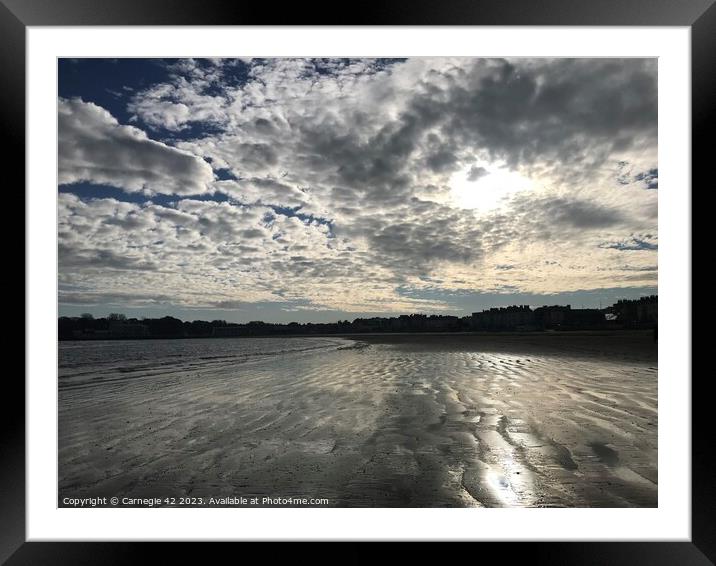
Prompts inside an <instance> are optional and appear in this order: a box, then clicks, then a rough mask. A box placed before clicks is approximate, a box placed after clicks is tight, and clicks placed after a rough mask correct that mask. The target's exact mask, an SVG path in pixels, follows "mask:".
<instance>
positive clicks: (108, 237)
mask: <svg viewBox="0 0 716 566" xmlns="http://www.w3.org/2000/svg"><path fill="white" fill-rule="evenodd" d="M169 71H170V73H169V74H170V78H169V80H167V81H166V82H164V83H160V84H154V85H151V86H149V87H148V88H145V89H144V90H141V89H139V90H135V91H132V92H131V93H130V94H128V95H127V96H129V97H130V98H128V100H127V108H128V110H129V111H130V112H131V113H132V114H133V115H134V121H133V124H134V125H135V126H136V127H130V126H121V125H119V124H117V122H116V121H115V120H114V119H113V118H112V117H111V116H110V115H109V114H108V113H107V112H106V111H104V110H102V109H101V108H99V107H97V106H95V105H93V104H90V103H84V102H82V101H79V100H73V101H61V102H60V108H61V116H60V120H61V144H60V145H61V147H60V150H61V182H74V181H77V180H80V179H85V180H90V181H92V182H95V183H97V182H104V183H108V184H111V185H114V186H117V187H120V188H123V189H124V190H125V191H128V192H136V191H141V190H143V191H145V192H147V193H148V194H152V193H167V194H177V195H180V196H186V195H192V194H201V193H208V194H216V195H223V197H222V198H223V200H226V202H217V201H218V200H220V199H218V198H217V199H216V200H208V201H207V200H199V199H196V198H181V199H179V200H177V201H176V202H171V203H166V202H165V201H162V202H163V204H159V203H158V202H151V199H150V201H149V202H147V203H145V204H144V205H139V204H132V203H122V202H120V201H118V200H114V199H87V198H85V199H84V200H83V199H79V198H77V197H71V195H67V196H65V195H61V197H62V199H61V215H60V216H61V224H60V240H61V245H62V246H64V248H62V250H63V251H62V254H63V255H62V258H65V259H64V260H61V275H62V277H63V278H64V279H65V280H66V281H67V282H68V283H71V284H72V285H75V286H79V287H80V289H81V290H82V292H83V293H91V292H93V290H94V291H95V292H97V293H99V292H100V291H99V290H100V289H101V290H102V292H104V293H107V292H109V290H110V289H111V290H112V292H113V293H115V294H120V293H126V294H130V293H131V292H137V293H140V291H141V292H146V293H148V294H151V293H150V292H149V290H150V289H152V288H161V289H162V292H163V293H168V291H169V290H171V293H169V294H172V293H173V294H174V296H176V299H175V301H176V302H177V303H181V304H183V305H208V306H211V305H224V306H226V305H242V304H249V303H252V302H267V303H276V304H283V303H285V304H290V305H296V304H300V305H302V308H306V309H312V308H326V309H334V310H343V311H350V312H364V311H365V312H368V311H370V312H401V311H402V312H414V311H416V310H421V309H430V310H435V311H438V310H441V309H446V308H447V307H448V303H447V302H445V301H441V300H440V299H434V300H430V301H420V300H418V299H416V298H415V297H414V296H406V294H405V293H401V292H399V289H410V290H417V291H421V290H431V291H440V292H445V293H447V292H458V291H470V292H480V291H482V292H492V291H495V292H503V291H506V290H511V291H513V292H522V293H555V292H562V291H575V290H584V289H598V288H613V287H618V286H624V287H630V286H631V287H633V286H637V285H639V284H651V283H652V282H653V273H652V272H650V271H647V270H646V269H647V268H649V267H650V266H653V265H654V262H655V254H656V250H657V240H656V234H657V204H658V190H644V189H648V188H652V189H656V188H657V183H658V164H657V161H656V157H657V143H656V142H657V135H656V133H657V114H656V108H657V106H656V102H657V90H656V61H655V60H652V59H512V60H505V59H474V58H417V59H409V60H405V61H402V60H401V61H380V60H371V59H366V60H348V59H345V60H333V59H330V60H308V59H265V60H262V59H254V60H251V61H236V60H224V59H220V60H211V61H204V60H181V61H178V62H175V63H173V64H172V65H171V67H170V69H169ZM63 122H65V124H64V125H63ZM140 128H141V129H144V130H146V131H150V132H152V135H153V136H156V137H157V138H159V139H161V140H163V141H152V140H150V139H149V138H148V137H147V135H146V134H145V133H143V131H142V130H141V129H140ZM63 132H64V133H63ZM63 136H64V137H63ZM162 136H167V137H166V138H162ZM62 140H67V143H66V144H65V142H64V141H62ZM170 144H171V145H170ZM65 145H66V147H65ZM63 153H64V154H65V155H64V156H63V155H62V154H63ZM175 160H176V161H175ZM209 162H210V163H211V165H209ZM212 167H213V168H214V169H215V170H216V171H217V172H218V171H221V175H220V178H221V179H222V180H219V176H215V175H214V174H213V173H212V171H211V168H212ZM496 171H505V172H509V174H510V175H511V176H512V177H510V175H507V176H503V177H500V175H494V176H492V174H493V173H495V172H496ZM487 175H490V176H491V178H490V179H486V180H485V181H484V182H482V181H481V180H482V179H483V178H485V177H486V176H487ZM500 178H504V179H507V180H506V181H505V183H508V182H509V179H510V178H522V179H528V180H529V181H530V182H529V188H528V189H525V190H519V191H513V190H511V188H510V187H509V186H506V187H500V186H499V182H497V181H495V182H494V183H493V182H492V181H493V180H495V179H500ZM62 179H70V180H69V181H68V180H65V181H62ZM476 181H478V182H477V183H475V187H474V188H475V190H479V191H483V190H484V191H487V190H495V191H498V195H497V197H495V199H494V201H495V202H496V203H497V204H496V205H495V206H493V207H480V206H476V207H475V208H465V207H464V205H463V204H462V203H461V202H460V200H459V199H457V198H456V194H455V193H456V191H455V190H454V189H455V187H453V185H454V184H455V183H464V182H467V183H470V182H476ZM487 181H490V182H489V183H488V182H487ZM503 188H504V189H505V190H504V193H500V191H501V190H502V189H503ZM498 197H499V198H498ZM73 199H74V200H73ZM227 199H228V200H227ZM478 203H479V199H478ZM63 207H64V208H63ZM646 235H649V236H648V237H647V236H646ZM624 251H632V252H633V253H630V254H625V253H623V252H624ZM637 252H638V253H637ZM626 255H628V256H629V265H625V257H626ZM508 268H509V269H508ZM73 289H74V291H73V292H74V293H77V292H79V291H77V289H76V287H73Z"/></svg>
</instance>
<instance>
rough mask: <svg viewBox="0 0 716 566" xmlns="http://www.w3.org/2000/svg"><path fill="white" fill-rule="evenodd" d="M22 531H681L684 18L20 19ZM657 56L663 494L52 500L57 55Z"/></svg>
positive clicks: (378, 535)
mask: <svg viewBox="0 0 716 566" xmlns="http://www.w3.org/2000/svg"><path fill="white" fill-rule="evenodd" d="M27 47H28V51H27V127H28V130H27V131H28V137H27V164H26V167H27V223H26V226H27V240H26V241H27V254H28V256H27V281H28V290H29V295H28V302H27V351H26V355H27V366H26V367H27V382H26V387H27V537H28V540H31V541H34V540H117V539H118V540H144V539H148V540H173V539H182V540H187V539H188V540H205V539H206V540H234V539H254V540H258V539H289V540H294V539H319V540H325V539H371V540H375V539H397V540H408V539H448V540H468V539H475V540H573V539H578V540H655V539H660V540H690V538H691V525H690V498H691V485H690V484H691V472H690V458H691V457H690V446H691V437H690V390H691V362H690V344H691V337H690V328H691V314H690V313H691V307H690V305H691V298H690V288H691V283H690V277H691V275H690V273H691V265H690V256H691V253H690V250H691V242H690V231H691V219H690V208H691V204H690V201H691V196H690V195H691V175H690V157H691V151H690V139H691V129H690V120H691V91H690V83H691V76H690V29H689V28H674V27H672V28H625V27H621V28H538V27H527V28H498V27H489V28H480V27H430V28H409V27H402V28H392V27H380V28H359V27H345V28H307V27H291V28H285V27H284V28H278V27H275V28H267V27H262V28H260V29H259V28H251V27H247V28H242V27H214V28H166V27H162V28H156V27H154V28H152V27H142V28H119V27H102V28H87V27H82V28H28V29H27ZM440 55H446V56H447V55H450V56H475V57H488V56H512V57H524V56H532V57H534V56H544V57H565V56H569V57H628V56H629V57H658V58H659V262H660V266H659V295H660V297H659V298H660V301H659V302H660V305H659V322H660V324H659V391H658V395H659V397H658V398H659V463H658V466H659V467H658V469H659V507H658V508H656V509H247V508H243V509H65V508H63V509H58V508H57V449H56V447H57V408H56V407H57V269H56V265H57V232H56V215H57V180H56V174H57V137H56V124H57V57H201V56H211V57H221V56H225V57H250V56H254V57H259V56H266V57H270V56H276V57H286V56H294V57H295V56H323V57H329V56H332V57H339V56H340V57H346V56H364V57H370V56H373V57H401V56H440Z"/></svg>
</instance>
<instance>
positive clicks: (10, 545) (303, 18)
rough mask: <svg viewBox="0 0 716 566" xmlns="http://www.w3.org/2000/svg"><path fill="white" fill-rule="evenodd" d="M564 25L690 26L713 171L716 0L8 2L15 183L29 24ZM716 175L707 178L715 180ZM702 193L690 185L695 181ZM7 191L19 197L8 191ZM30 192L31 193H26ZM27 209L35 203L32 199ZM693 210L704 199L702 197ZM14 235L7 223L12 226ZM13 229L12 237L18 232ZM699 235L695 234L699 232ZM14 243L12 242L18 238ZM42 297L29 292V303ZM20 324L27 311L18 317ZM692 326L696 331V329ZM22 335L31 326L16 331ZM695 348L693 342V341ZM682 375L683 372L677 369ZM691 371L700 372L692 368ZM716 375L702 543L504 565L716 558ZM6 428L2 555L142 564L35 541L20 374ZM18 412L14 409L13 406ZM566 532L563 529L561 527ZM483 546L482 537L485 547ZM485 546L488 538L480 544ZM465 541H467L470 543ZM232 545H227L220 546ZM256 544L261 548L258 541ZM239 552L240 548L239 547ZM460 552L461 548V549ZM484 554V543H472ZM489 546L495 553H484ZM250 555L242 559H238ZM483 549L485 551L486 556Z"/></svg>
mask: <svg viewBox="0 0 716 566" xmlns="http://www.w3.org/2000/svg"><path fill="white" fill-rule="evenodd" d="M267 24H270V25H309V24H310V25H368V24H370V25H418V26H420V25H520V26H523V25H524V26H531V25H557V26H687V27H690V29H691V49H692V51H691V56H692V86H691V88H692V178H693V179H694V186H695V184H696V183H697V182H698V180H699V179H703V180H704V181H705V180H706V179H707V177H706V176H707V175H708V174H709V173H710V171H709V165H710V161H712V157H711V150H710V144H709V143H708V142H709V140H707V133H708V130H709V127H710V124H712V123H713V114H714V106H715V105H714V103H713V101H714V100H716V64H715V61H714V59H715V57H714V54H716V5H714V0H601V1H596V0H541V1H540V2H533V1H530V0H510V1H503V2H497V1H489V0H443V1H441V2H435V1H434V0H433V1H431V0H383V1H382V2H379V3H378V2H374V3H372V4H368V5H363V4H360V5H355V7H354V8H353V9H351V10H346V11H345V12H344V13H341V12H340V11H338V9H337V7H336V4H328V3H326V5H321V4H320V3H312V4H306V3H291V4H286V5H284V6H282V7H281V8H280V9H278V8H277V7H276V6H275V5H273V4H269V3H261V2H258V3H257V2H250V3H249V2H245V1H237V2H232V3H224V2H221V1H217V0H184V1H178V0H176V1H172V0H122V1H119V0H115V1H107V0H104V1H100V0H0V46H1V48H0V75H1V76H2V85H3V88H2V101H3V103H2V104H1V105H0V117H1V122H0V123H1V124H2V132H3V134H4V138H5V142H6V149H5V150H4V154H5V155H4V159H5V160H6V161H5V162H6V163H8V164H10V163H12V164H14V165H13V167H7V168H6V172H7V174H10V175H11V179H9V180H7V179H6V187H7V188H8V189H9V190H12V191H15V194H16V195H19V194H24V193H21V192H20V191H19V190H17V189H16V187H24V186H25V171H24V167H23V166H21V165H20V164H22V163H25V94H26V93H25V89H26V87H25V32H26V28H27V27H28V26H70V25H71V26H77V25H176V26H179V25H207V26H209V25H267ZM711 184H712V182H711V183H705V185H706V187H705V188H707V187H708V186H710V185H711ZM684 191H685V194H686V195H687V196H688V195H689V194H690V191H691V189H690V187H684ZM6 195H7V193H6ZM17 198H20V197H17ZM22 203H23V207H24V200H23V201H22ZM692 206H693V205H692ZM6 232H7V229H6ZM6 237H7V234H6ZM692 237H693V236H692ZM16 240H17V236H16V235H15V236H14V240H8V242H11V241H16ZM31 300H32V297H29V296H27V295H26V294H25V305H27V302H28V301H31ZM18 320H19V319H18ZM685 331H689V329H685ZM14 333H15V334H20V333H19V332H14ZM692 349H693V347H692ZM672 377H675V376H672ZM680 377H683V378H689V379H690V378H691V376H680ZM709 378H710V375H709V374H708V372H704V373H703V374H702V375H696V376H694V379H691V391H692V415H691V417H692V452H691V454H692V485H691V492H692V502H691V505H692V507H691V509H692V522H691V527H692V537H691V541H690V542H666V541H665V542H648V543H647V542H569V543H567V542H554V543H548V542H544V543H482V544H483V545H486V544H490V545H492V546H491V548H490V550H498V552H499V556H500V561H507V562H510V561H512V560H514V559H515V558H521V557H524V558H526V559H528V560H529V561H530V562H532V563H535V562H536V563H541V562H548V563H550V564H630V565H631V564H651V565H657V564H680V565H681V566H686V565H690V564H694V565H697V564H709V563H714V561H716V519H715V517H716V513H715V512H714V510H716V487H715V485H716V482H715V481H714V480H715V479H716V468H715V467H714V465H713V463H712V462H711V461H710V459H709V455H710V451H711V448H710V447H711V446H712V445H713V440H712V438H711V437H710V431H711V429H712V428H713V427H712V424H711V422H712V421H711V417H710V414H709V412H708V411H709V406H708V405H707V403H709V404H710V400H709V396H708V386H709ZM5 382H6V384H5V386H6V390H7V391H8V393H7V396H6V398H5V401H6V403H5V406H4V409H3V416H4V417H5V421H6V422H5V423H4V425H3V426H2V427H1V428H0V435H1V438H2V459H1V460H0V462H1V463H0V509H1V510H2V513H0V561H6V563H7V564H9V565H13V566H14V565H18V564H65V563H67V564H94V563H97V562H98V561H99V560H100V555H101V562H102V563H104V564H120V563H121V564H124V563H127V562H130V561H132V560H140V561H141V560H142V558H143V557H145V554H146V552H147V545H146V544H145V543H83V542H72V543H70V542H63V543H49V542H48V543H40V542H26V540H25V521H26V515H25V409H24V404H22V403H20V402H19V400H20V399H21V398H24V395H25V388H24V384H23V383H22V382H21V381H20V379H19V378H18V377H17V376H16V375H15V373H14V372H10V373H8V374H7V375H6V377H5ZM11 408H14V409H15V412H14V413H13V412H12V411H10V410H9V409H11ZM554 538H555V539H559V533H558V532H556V533H555V534H554ZM473 544H474V543H473ZM477 544H480V543H477ZM152 546H153V548H152V552H156V551H159V552H160V553H161V556H162V557H163V558H162V561H163V562H169V561H170V560H174V559H176V558H177V557H179V558H180V559H181V561H182V562H185V561H188V560H191V559H192V558H194V557H196V559H197V560H201V561H202V562H206V561H207V559H209V556H210V555H211V554H212V553H213V552H215V550H214V548H211V549H209V548H208V546H207V545H201V548H196V546H195V545H188V544H182V545H176V544H174V545H172V544H168V543H152ZM462 548H464V547H462ZM219 551H220V552H225V551H226V548H225V547H224V548H220V549H219ZM252 551H255V550H253V549H252ZM229 552H230V553H232V552H234V551H233V550H229ZM338 552H340V553H341V554H340V556H341V557H345V560H344V559H342V560H341V561H346V560H348V557H352V558H353V560H352V561H353V562H362V561H365V560H366V559H367V558H368V556H369V555H372V554H373V553H374V552H375V551H374V547H373V546H372V545H366V544H362V543H356V542H354V543H351V549H350V552H346V550H345V549H343V548H341V549H339V550H338ZM451 552H452V550H451ZM470 552H471V553H472V552H474V551H473V550H471V551H470ZM480 552H483V550H482V549H481V550H480ZM271 553H272V555H271V556H272V558H276V559H279V560H280V559H283V558H285V559H292V560H295V558H296V557H297V556H304V555H306V556H310V557H311V559H313V560H315V559H318V560H320V559H321V557H324V558H325V559H327V560H331V561H334V560H335V558H336V554H335V552H334V551H330V550H329V551H327V552H326V551H324V550H323V549H322V550H321V552H320V553H316V551H315V550H314V549H304V548H296V545H295V544H291V545H288V544H287V545H282V546H281V548H279V549H278V550H271ZM235 556H237V557H239V556H240V555H235ZM479 556H480V555H475V559H477V558H478V557H479Z"/></svg>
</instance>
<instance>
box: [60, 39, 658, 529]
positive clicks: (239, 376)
mask: <svg viewBox="0 0 716 566" xmlns="http://www.w3.org/2000/svg"><path fill="white" fill-rule="evenodd" d="M525 55H528V53H525ZM657 63H658V59H657V58H656V57H623V58H614V57H506V58H501V57H468V56H456V57H445V56H435V57H424V56H420V57H409V58H387V57H378V58H345V57H324V58H303V57H243V56H240V54H238V55H237V56H236V57H218V58H207V57H195V58H188V57H186V58H156V57H147V58H134V57H132V58H130V57H119V58H105V57H86V58H67V57H59V58H57V114H56V116H57V194H56V198H57V215H56V220H57V226H56V236H57V320H56V324H57V338H58V340H57V356H58V368H57V369H58V374H57V379H56V382H54V385H53V386H56V388H57V389H56V390H57V431H58V434H57V498H58V500H57V506H58V507H60V508H101V507H107V508H115V507H123V508H152V507H156V508H196V507H205V508H218V507H238V508H262V507H270V508H295V507H301V508H359V507H360V508H464V507H471V508H499V507H507V508H545V507H547V508H554V507H558V508H657V507H658V506H659V501H660V498H659V489H658V488H659V478H658V438H659V422H658V409H659V403H658V402H659V399H658V394H657V393H658V356H657V350H658V339H659V336H658V331H657V328H658V275H659V270H658V252H659V250H658V248H659V230H658V228H659V223H658V194H659V163H658V116H659V113H658V106H659V104H658V103H659V92H658V88H657V86H658V84H657V82H658V73H657V66H658V65H657ZM664 175H665V177H664V178H665V179H666V169H664ZM665 186H666V185H665ZM49 190H50V192H52V191H53V190H54V188H53V187H52V186H50V187H49ZM664 242H665V244H664V245H665V247H666V242H667V238H666V235H665V236H664ZM665 296H666V295H665ZM665 300H666V299H665ZM667 304H668V301H667V302H666V303H664V305H665V306H666V305H667ZM53 322H55V321H54V319H53ZM667 328H668V325H667ZM662 361H663V360H662ZM48 383H50V382H48ZM662 471H663V470H662ZM661 495H662V496H663V495H664V494H663V493H662V494H661ZM493 513H494V512H493ZM489 514H490V512H488V513H487V516H488V517H489Z"/></svg>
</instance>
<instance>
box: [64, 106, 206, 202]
mask: <svg viewBox="0 0 716 566" xmlns="http://www.w3.org/2000/svg"><path fill="white" fill-rule="evenodd" d="M58 113H59V115H58V122H59V182H60V184H68V183H77V182H81V181H88V182H91V183H96V184H106V185H112V186H115V187H119V188H122V189H124V190H125V191H128V192H144V193H145V194H156V193H166V194H177V195H191V194H200V193H204V192H206V191H207V190H208V189H209V185H210V183H211V182H212V181H213V179H214V174H213V171H212V169H211V166H210V165H209V164H208V163H206V162H205V161H204V160H203V159H201V158H200V157H198V156H196V155H193V154H191V153H189V152H187V151H184V150H181V149H177V148H174V147H170V146H168V145H166V144H163V143H161V142H158V141H154V140H151V139H149V138H148V137H147V135H146V134H145V133H144V132H143V131H142V130H139V129H138V128H135V127H133V126H123V125H120V124H119V123H118V122H117V120H116V119H115V118H113V117H112V115H111V114H110V113H109V112H107V111H106V110H104V109H103V108H101V107H99V106H97V105H95V104H93V103H91V102H83V101H82V100H80V99H72V100H65V99H60V100H59V104H58Z"/></svg>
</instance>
